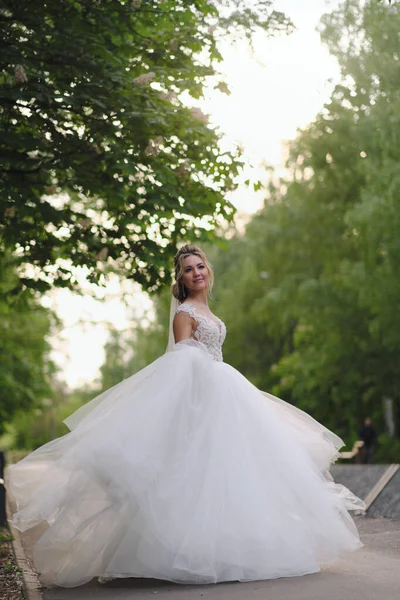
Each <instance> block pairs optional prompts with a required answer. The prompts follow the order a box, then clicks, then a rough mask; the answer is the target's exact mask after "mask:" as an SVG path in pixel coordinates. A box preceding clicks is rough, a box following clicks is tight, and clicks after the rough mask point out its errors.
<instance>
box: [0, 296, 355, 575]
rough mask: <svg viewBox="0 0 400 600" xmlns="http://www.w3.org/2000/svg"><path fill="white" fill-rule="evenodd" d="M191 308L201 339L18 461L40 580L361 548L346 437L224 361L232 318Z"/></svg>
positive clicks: (241, 563) (226, 567)
mask: <svg viewBox="0 0 400 600" xmlns="http://www.w3.org/2000/svg"><path fill="white" fill-rule="evenodd" d="M192 308H193V307H192ZM184 310H186V309H184ZM192 314H194V316H195V318H196V320H197V323H198V326H199V327H201V328H203V333H201V332H200V333H199V338H200V339H201V341H199V340H197V339H189V340H185V341H184V342H179V343H178V344H175V345H174V347H173V350H172V351H171V352H167V353H166V354H164V355H163V356H161V357H160V358H159V359H158V360H156V361H155V362H153V363H152V364H151V365H149V366H148V367H146V368H145V369H143V370H142V371H140V372H139V373H137V374H136V375H133V376H132V377H129V378H128V379H126V380H124V381H122V382H121V383H119V384H118V385H116V386H115V387H113V388H111V389H110V390H108V391H107V392H105V393H104V394H102V395H101V396H99V397H98V398H96V399H94V400H93V401H92V402H89V403H88V404H87V405H86V406H84V407H82V408H81V409H79V410H78V411H76V412H75V413H74V414H73V415H71V416H70V417H69V418H68V419H67V420H66V424H67V425H68V427H69V428H70V429H71V432H70V433H68V434H67V435H65V436H64V437H62V438H60V439H57V440H54V441H52V442H50V443H48V444H46V445H45V446H43V447H42V448H39V449H38V450H36V451H35V452H33V453H32V454H30V455H29V456H28V457H26V458H25V459H24V460H22V461H21V462H20V463H18V464H17V465H15V466H13V467H11V469H10V473H9V485H10V489H11V493H12V494H13V495H14V497H15V499H16V501H17V505H18V511H17V513H16V514H15V515H14V517H13V520H12V521H13V524H14V525H15V526H16V527H17V528H19V529H20V530H21V531H24V530H26V529H29V528H32V527H35V526H40V525H41V527H35V529H34V530H33V531H32V535H34V534H35V533H36V537H37V538H38V539H37V541H36V543H35V545H34V560H35V563H36V567H37V569H38V570H39V572H40V573H41V578H42V580H43V582H44V583H55V584H57V585H61V586H76V585H80V584H83V583H85V582H87V581H89V580H90V579H91V578H92V577H95V576H102V577H154V578H158V579H166V580H170V581H175V582H185V583H211V582H219V581H232V580H240V581H248V580H256V579H268V578H275V577H289V576H295V575H304V574H306V573H314V572H316V571H318V570H319V569H320V566H321V565H322V564H327V563H330V562H332V561H333V560H335V559H336V558H337V557H338V556H339V555H340V554H341V553H343V552H347V551H351V550H354V549H355V548H357V547H359V546H361V544H360V541H359V537H358V533H357V530H356V527H355V525H354V523H353V520H352V519H351V517H350V516H349V514H348V512H347V511H348V509H355V508H362V507H363V505H362V502H361V501H360V500H359V499H357V498H356V497H355V496H353V495H352V494H351V493H350V492H349V491H348V490H347V489H346V488H343V487H342V486H338V485H336V484H335V483H334V482H333V481H332V479H331V478H330V477H329V474H328V469H329V466H330V464H331V462H332V461H333V460H335V459H336V457H337V452H338V448H339V447H340V446H342V441H341V440H340V439H339V438H338V437H337V436H335V435H334V434H333V433H331V432H330V431H328V430H327V429H325V428H324V427H322V426H321V425H320V424H319V423H317V422H316V421H314V420H313V419H312V418H311V417H309V416H308V415H306V414H305V413H303V412H301V411H299V410H297V409H296V408H294V407H292V406H290V405H288V404H286V403H285V402H283V401H282V400H279V399H278V398H275V397H274V396H271V395H270V394H264V393H263V392H260V390H258V389H257V388H256V387H254V386H253V385H252V384H251V383H250V382H249V381H248V380H246V379H245V378H244V377H243V376H242V375H241V374H240V373H239V372H238V371H236V370H235V369H234V368H232V367H231V366H229V365H227V364H225V363H224V362H222V361H221V360H220V359H219V358H218V357H217V355H216V353H215V339H216V337H215V336H216V335H217V334H218V336H219V338H218V339H219V340H220V346H221V344H222V340H223V338H224V335H225V331H224V326H222V325H221V324H220V323H219V322H218V321H215V322H211V321H209V322H207V321H204V320H202V319H201V318H199V316H198V315H197V314H196V311H195V312H194V313H193V312H192ZM207 328H208V330H209V332H210V335H209V336H208V337H207V335H205V336H204V335H203V334H205V333H206V332H205V330H206V329H207ZM211 331H212V333H211ZM200 334H201V335H200ZM219 351H221V347H220V348H219Z"/></svg>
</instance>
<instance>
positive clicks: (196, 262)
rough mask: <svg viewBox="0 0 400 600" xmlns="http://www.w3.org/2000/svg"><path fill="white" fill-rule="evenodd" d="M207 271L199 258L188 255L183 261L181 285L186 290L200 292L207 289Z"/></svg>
mask: <svg viewBox="0 0 400 600" xmlns="http://www.w3.org/2000/svg"><path fill="white" fill-rule="evenodd" d="M208 277H209V275H208V270H207V267H206V265H205V264H204V262H203V261H202V259H201V258H200V256H196V255H195V254H190V255H189V256H185V258H184V259H183V275H182V277H181V281H182V283H183V284H184V285H185V287H186V288H187V289H188V290H191V291H196V292H197V291H200V290H204V289H207V287H208Z"/></svg>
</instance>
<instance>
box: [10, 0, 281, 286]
mask: <svg viewBox="0 0 400 600" xmlns="http://www.w3.org/2000/svg"><path fill="white" fill-rule="evenodd" d="M288 27H289V23H288V20H287V19H286V18H285V16H284V15H283V14H282V13H280V12H277V11H274V10H273V8H272V2H271V1H269V0H263V1H260V2H258V3H257V4H256V5H255V7H254V8H250V7H243V6H242V3H241V2H239V1H238V0H232V1H231V2H224V1H221V2H214V1H213V0H201V1H199V0H193V1H185V2H183V1H182V0H165V1H159V0H130V1H129V2H124V1H122V0H105V1H103V2H92V1H88V0H60V1H59V2H52V3H45V4H43V3H42V2H39V1H38V0H31V1H30V2H20V3H16V2H11V1H9V0H4V2H3V3H2V6H1V8H0V40H1V41H0V65H1V70H2V72H3V77H2V81H1V84H0V119H1V124H0V239H1V243H2V244H4V245H5V247H7V248H8V249H11V250H16V251H17V252H18V257H19V258H20V260H21V262H22V263H30V265H33V266H34V267H35V268H34V269H30V270H28V271H25V273H24V276H23V277H22V278H21V281H22V284H24V285H27V286H31V287H34V288H36V289H39V290H43V289H46V288H47V287H48V286H49V285H50V284H54V285H58V286H73V285H74V284H75V283H76V282H75V279H74V275H73V273H74V269H73V268H74V267H76V266H85V267H86V269H87V273H88V277H89V278H90V279H91V280H93V281H99V280H100V281H101V280H102V278H103V277H104V275H105V273H106V272H107V265H106V264H105V263H106V261H107V260H108V264H109V265H110V264H112V268H113V269H118V270H120V271H121V272H123V274H124V275H125V276H129V277H132V278H134V279H135V280H136V281H138V282H139V283H141V284H142V285H143V286H144V287H145V288H147V289H150V290H155V289H157V288H158V287H159V286H160V285H161V284H163V283H165V282H166V281H167V280H168V270H167V269H166V267H167V265H168V263H169V261H170V259H171V257H172V255H173V253H174V251H175V248H176V244H177V243H178V241H179V240H180V239H184V238H185V237H186V236H187V231H188V227H190V235H191V238H192V239H194V238H199V237H202V236H203V237H204V238H207V237H209V236H210V235H211V234H210V230H212V228H213V227H214V226H215V224H216V223H217V222H219V220H220V219H221V218H223V219H231V218H232V215H233V207H232V205H231V204H230V203H229V202H228V201H227V200H226V199H225V197H226V193H227V191H228V190H230V189H232V187H233V186H234V178H235V175H236V174H237V172H238V169H239V167H240V164H241V162H240V159H239V155H238V153H237V152H235V151H233V152H224V151H222V150H221V149H220V147H219V139H220V132H218V131H217V130H216V129H215V128H213V127H211V126H208V125H207V117H206V116H205V115H203V113H202V112H201V111H200V110H199V109H198V108H190V107H188V106H187V104H185V103H184V101H183V98H184V97H186V98H191V99H194V100H196V99H199V98H200V97H201V96H202V94H203V89H204V86H205V85H206V83H207V82H208V81H210V82H212V84H213V85H214V86H215V87H216V88H219V89H220V90H221V91H222V92H227V91H228V90H227V89H226V85H225V84H224V82H223V81H222V80H221V78H220V77H219V75H218V73H217V72H216V69H215V66H214V65H215V63H218V61H220V60H221V54H220V51H219V49H218V40H219V39H220V38H222V37H224V36H225V37H226V35H228V36H230V37H232V38H239V37H243V36H247V37H251V35H252V34H253V33H254V32H255V31H259V30H264V31H265V32H267V33H269V34H272V33H274V32H276V31H278V30H281V29H284V30H287V29H288ZM199 217H202V218H203V220H202V221H200V220H199V219H198V218H199Z"/></svg>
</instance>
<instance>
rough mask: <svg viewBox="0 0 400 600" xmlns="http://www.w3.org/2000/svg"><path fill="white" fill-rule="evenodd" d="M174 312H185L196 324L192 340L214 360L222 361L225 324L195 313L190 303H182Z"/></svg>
mask: <svg viewBox="0 0 400 600" xmlns="http://www.w3.org/2000/svg"><path fill="white" fill-rule="evenodd" d="M176 312H177V313H178V312H186V313H188V314H189V315H190V316H191V317H192V319H194V320H195V321H196V323H197V327H196V329H195V330H194V332H193V338H194V339H195V340H197V341H198V342H201V343H202V344H204V346H205V347H206V348H207V350H208V352H209V353H210V354H211V356H212V357H213V359H214V360H217V361H220V362H221V361H222V344H223V343H224V340H225V337H226V327H225V323H224V322H223V321H221V319H218V317H215V319H214V318H213V319H212V318H211V317H206V316H205V315H202V314H200V313H198V312H197V310H196V308H195V307H194V306H193V304H192V303H191V302H184V303H183V304H180V305H179V306H178V308H177V309H176Z"/></svg>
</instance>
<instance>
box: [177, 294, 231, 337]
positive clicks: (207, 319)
mask: <svg viewBox="0 0 400 600" xmlns="http://www.w3.org/2000/svg"><path fill="white" fill-rule="evenodd" d="M182 304H187V305H189V306H191V307H192V309H193V311H194V312H195V313H196V315H197V316H198V317H202V318H203V319H206V321H209V322H211V323H214V324H215V325H216V326H217V327H218V330H219V334H220V335H221V336H222V324H223V321H221V319H220V318H219V317H217V316H216V315H214V314H213V313H212V314H213V317H215V319H211V318H210V317H207V315H203V314H202V313H200V312H198V311H197V310H196V306H195V305H194V304H193V302H190V300H185V302H182Z"/></svg>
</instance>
